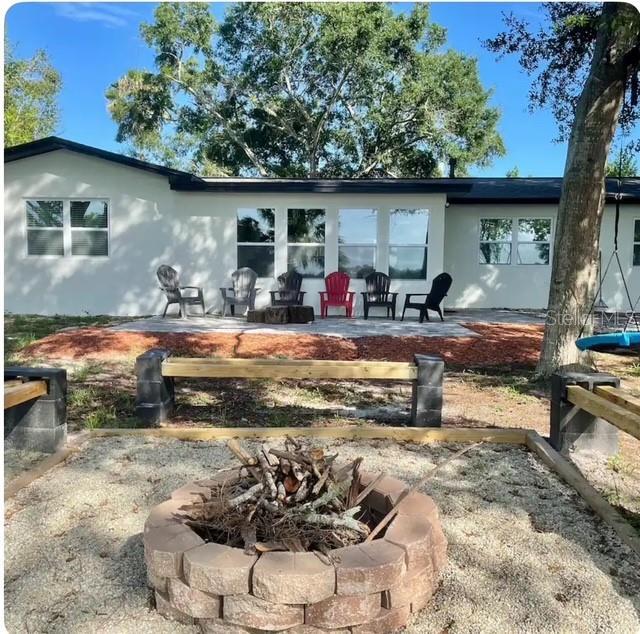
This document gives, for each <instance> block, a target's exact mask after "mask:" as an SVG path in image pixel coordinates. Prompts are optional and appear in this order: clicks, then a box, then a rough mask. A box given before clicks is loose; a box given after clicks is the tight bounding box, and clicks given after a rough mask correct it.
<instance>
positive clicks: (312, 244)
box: [285, 207, 327, 280]
mask: <svg viewBox="0 0 640 634" xmlns="http://www.w3.org/2000/svg"><path fill="white" fill-rule="evenodd" d="M294 209H304V210H305V211H308V210H309V209H321V210H322V211H323V212H324V242H289V211H290V210H294ZM285 214H286V216H285V222H286V231H287V270H289V248H290V247H322V250H323V252H322V256H323V258H324V266H323V270H324V274H323V276H322V277H311V276H309V277H307V276H305V275H303V276H302V277H303V278H304V279H309V280H320V279H324V278H325V277H326V275H327V208H326V207H287V208H286V211H285Z"/></svg>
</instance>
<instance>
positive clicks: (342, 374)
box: [162, 357, 418, 381]
mask: <svg viewBox="0 0 640 634" xmlns="http://www.w3.org/2000/svg"><path fill="white" fill-rule="evenodd" d="M162 375H163V376H167V377H198V378H201V377H202V378H253V379H257V378H261V379H362V380H371V379H380V380H406V381H413V380H415V379H416V378H417V376H418V369H417V367H416V365H415V364H414V363H403V362H392V361H325V360H320V361H312V360H308V359H211V358H204V359H198V358H187V357H169V358H168V359H166V360H165V361H163V363H162Z"/></svg>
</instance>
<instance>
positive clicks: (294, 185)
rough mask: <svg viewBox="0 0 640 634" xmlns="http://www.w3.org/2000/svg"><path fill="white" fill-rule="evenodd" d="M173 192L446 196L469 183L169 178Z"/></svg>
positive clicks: (431, 180)
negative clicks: (435, 194) (431, 194)
mask: <svg viewBox="0 0 640 634" xmlns="http://www.w3.org/2000/svg"><path fill="white" fill-rule="evenodd" d="M170 183H171V189H175V190H176V191H204V192H218V193H233V192H243V193H279V194H290V193H294V194H296V193H316V194H361V193H364V194H414V193H415V194H428V193H437V194H446V193H448V192H460V193H462V192H466V191H469V189H470V188H471V183H460V182H458V181H456V180H455V179H449V178H430V179H406V178H403V179H384V178H371V179H335V180H332V179H315V178H307V179H293V178H199V179H186V178H182V177H177V178H171V179H170Z"/></svg>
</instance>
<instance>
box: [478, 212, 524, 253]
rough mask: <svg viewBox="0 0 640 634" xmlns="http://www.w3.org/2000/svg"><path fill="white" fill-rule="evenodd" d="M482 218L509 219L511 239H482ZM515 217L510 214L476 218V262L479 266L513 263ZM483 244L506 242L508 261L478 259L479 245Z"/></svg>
mask: <svg viewBox="0 0 640 634" xmlns="http://www.w3.org/2000/svg"><path fill="white" fill-rule="evenodd" d="M483 220H509V221H510V222H511V239H510V240H483V239H482V221H483ZM515 220H516V219H515V218H513V217H512V216H498V215H496V216H481V217H480V218H478V264H479V265H480V266H511V265H512V264H513V260H514V258H513V243H514V238H517V235H514V231H517V229H514V227H515V226H517V222H514V221H515ZM483 244H508V245H509V248H510V253H509V261H508V262H482V260H481V259H480V247H481V245H483Z"/></svg>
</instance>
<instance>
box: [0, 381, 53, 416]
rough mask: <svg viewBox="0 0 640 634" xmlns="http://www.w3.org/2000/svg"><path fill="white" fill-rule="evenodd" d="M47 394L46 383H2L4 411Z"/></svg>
mask: <svg viewBox="0 0 640 634" xmlns="http://www.w3.org/2000/svg"><path fill="white" fill-rule="evenodd" d="M46 393H47V382H46V381H20V380H17V379H12V380H10V381H5V382H4V409H8V408H9V407H15V406H16V405H20V404H21V403H26V402H27V401H31V400H33V399H34V398H38V397H40V396H44V395H45V394H46Z"/></svg>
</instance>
